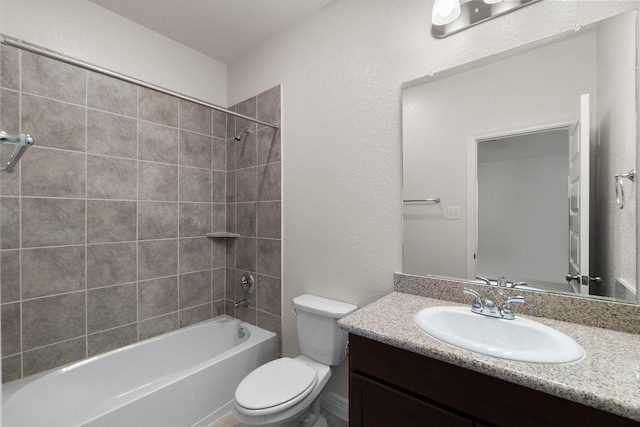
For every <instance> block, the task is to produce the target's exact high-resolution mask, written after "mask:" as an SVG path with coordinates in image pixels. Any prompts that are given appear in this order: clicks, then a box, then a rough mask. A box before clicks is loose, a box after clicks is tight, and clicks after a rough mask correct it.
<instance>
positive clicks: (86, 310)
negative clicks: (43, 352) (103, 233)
mask: <svg viewBox="0 0 640 427" xmlns="http://www.w3.org/2000/svg"><path fill="white" fill-rule="evenodd" d="M84 90H85V92H84V104H85V105H84V218H85V220H84V328H85V331H84V337H85V341H84V351H85V355H84V356H85V358H86V357H89V292H88V282H89V275H88V267H87V264H88V254H87V244H88V243H89V154H88V151H89V114H88V113H87V107H88V105H89V73H88V72H87V71H85V72H84Z"/></svg>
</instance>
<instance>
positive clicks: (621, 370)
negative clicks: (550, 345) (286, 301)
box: [339, 292, 640, 421]
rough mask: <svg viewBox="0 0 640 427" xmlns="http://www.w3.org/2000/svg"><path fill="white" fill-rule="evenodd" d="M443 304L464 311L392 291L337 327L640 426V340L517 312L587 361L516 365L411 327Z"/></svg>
mask: <svg viewBox="0 0 640 427" xmlns="http://www.w3.org/2000/svg"><path fill="white" fill-rule="evenodd" d="M441 305H450V306H454V305H455V306H464V304H459V303H455V302H451V301H444V300H438V299H433V298H427V297H422V296H418V295H412V294H407V293H401V292H392V293H391V294H389V295H387V296H385V297H383V298H380V299H379V300H377V301H375V302H373V303H372V304H369V305H368V306H366V307H364V308H362V309H360V310H358V311H356V312H354V313H352V314H350V315H348V316H346V317H344V318H342V319H341V320H340V321H339V325H340V327H341V328H342V329H344V330H346V331H348V332H349V333H352V334H355V335H360V336H363V337H366V338H370V339H373V340H375V341H379V342H382V343H385V344H389V345H392V346H394V347H398V348H402V349H405V350H408V351H412V352H414V353H418V354H422V355H424V356H428V357H431V358H433V359H438V360H442V361H444V362H448V363H451V364H453V365H457V366H460V367H463V368H466V369H471V370H473V371H477V372H480V373H483V374H486V375H490V376H492V377H496V378H500V379H502V380H505V381H509V382H512V383H515V384H519V385H522V386H525V387H528V388H532V389H535V390H539V391H543V392H545V393H549V394H552V395H555V396H558V397H561V398H564V399H567V400H572V401H574V402H578V403H581V404H583V405H587V406H592V407H594V408H598V409H601V410H604V411H607V412H611V413H614V414H617V415H621V416H623V417H627V418H631V419H634V420H637V421H640V379H639V378H640V374H639V373H638V368H639V365H640V336H639V335H637V334H631V333H626V332H619V331H614V330H610V329H602V328H597V327H593V326H584V325H580V324H576V323H569V322H563V321H559V320H552V319H546V318H542V317H533V316H527V315H519V314H518V313H517V312H516V316H522V317H524V318H529V319H532V320H535V321H537V322H540V323H542V324H545V325H548V326H550V327H552V328H555V329H557V330H559V331H561V332H563V333H565V334H567V335H569V336H570V337H572V338H573V339H574V340H576V341H577V342H578V343H579V344H580V345H582V347H583V348H584V350H585V356H584V357H583V358H582V359H581V360H580V361H577V362H574V363H569V364H557V365H554V364H541V363H525V362H515V361H510V360H504V359H498V358H495V357H491V356H485V355H482V354H478V353H474V352H471V351H468V350H464V349H460V348H458V347H454V346H452V345H449V344H446V343H444V342H441V341H439V340H437V339H435V338H432V337H430V336H428V335H427V334H425V333H424V332H422V331H421V330H420V329H419V328H418V327H417V326H416V325H415V324H414V323H413V315H414V314H415V313H416V312H418V311H419V310H421V309H423V308H425V307H432V306H441Z"/></svg>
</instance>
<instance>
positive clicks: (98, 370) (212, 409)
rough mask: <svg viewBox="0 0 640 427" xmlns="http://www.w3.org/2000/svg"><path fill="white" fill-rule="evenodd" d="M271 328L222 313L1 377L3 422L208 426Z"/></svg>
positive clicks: (270, 339) (272, 353)
mask: <svg viewBox="0 0 640 427" xmlns="http://www.w3.org/2000/svg"><path fill="white" fill-rule="evenodd" d="M275 357H276V335H275V334H274V333H272V332H268V331H265V330H263V329H260V328H257V327H255V326H252V325H250V324H247V323H244V322H241V321H239V320H238V319H234V318H232V317H229V316H219V317H216V318H213V319H211V320H208V321H205V322H202V323H198V324H195V325H192V326H189V327H186V328H183V329H180V330H177V331H174V332H170V333H168V334H165V335H161V336H158V337H155V338H151V339H148V340H145V341H141V342H139V343H137V344H133V345H130V346H127V347H123V348H121V349H117V350H114V351H111V352H109V353H105V354H101V355H98V356H95V357H92V358H90V359H86V360H83V361H80V362H76V363H73V364H71V365H68V366H65V367H62V368H56V369H53V370H50V371H47V372H44V373H41V374H37V375H32V376H30V377H27V378H23V379H20V380H16V381H12V382H9V383H6V384H5V385H3V389H2V391H3V400H4V403H3V424H2V425H3V426H4V427H26V426H29V427H38V426H47V427H52V426H55V427H65V426H91V427H99V426H105V427H106V426H109V427H112V426H122V427H134V426H135V427H138V426H140V427H146V426H150V427H151V426H153V427H162V426H166V427H183V426H184V427H187V426H206V425H207V424H209V423H211V422H212V421H214V420H215V419H217V418H218V417H220V416H221V415H223V414H224V413H225V412H227V411H229V410H230V409H231V407H232V402H233V394H234V392H235V389H236V386H237V385H238V384H239V383H240V381H241V380H242V379H243V378H244V377H245V376H246V375H247V374H248V373H249V372H251V371H252V370H253V369H255V368H256V367H258V366H260V365H262V364H264V363H266V362H268V361H270V360H273V359H274V358H275Z"/></svg>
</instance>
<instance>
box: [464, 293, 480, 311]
mask: <svg viewBox="0 0 640 427" xmlns="http://www.w3.org/2000/svg"><path fill="white" fill-rule="evenodd" d="M462 292H464V293H465V294H469V295H471V296H472V297H474V298H475V301H473V304H472V305H471V310H480V311H482V298H480V294H479V293H478V292H476V291H474V290H473V289H469V288H463V289H462Z"/></svg>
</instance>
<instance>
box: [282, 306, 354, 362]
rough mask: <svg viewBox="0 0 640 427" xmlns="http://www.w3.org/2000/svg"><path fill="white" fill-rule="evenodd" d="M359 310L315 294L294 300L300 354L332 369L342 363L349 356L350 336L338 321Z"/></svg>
mask: <svg viewBox="0 0 640 427" xmlns="http://www.w3.org/2000/svg"><path fill="white" fill-rule="evenodd" d="M357 308H358V306H356V305H353V304H349V303H346V302H342V301H336V300H332V299H329V298H323V297H319V296H315V295H300V296H299V297H295V298H294V299H293V309H294V310H295V312H296V322H297V327H298V342H299V343H300V353H302V354H303V355H304V356H307V357H309V358H311V359H313V360H315V361H317V362H320V363H324V364H325V365H329V366H334V365H338V364H339V363H340V362H342V361H343V360H344V359H345V357H346V355H345V346H346V345H347V333H346V332H345V331H343V330H342V329H340V328H338V319H340V318H341V317H344V316H346V315H347V314H349V313H351V312H353V311H355V310H356V309H357Z"/></svg>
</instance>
